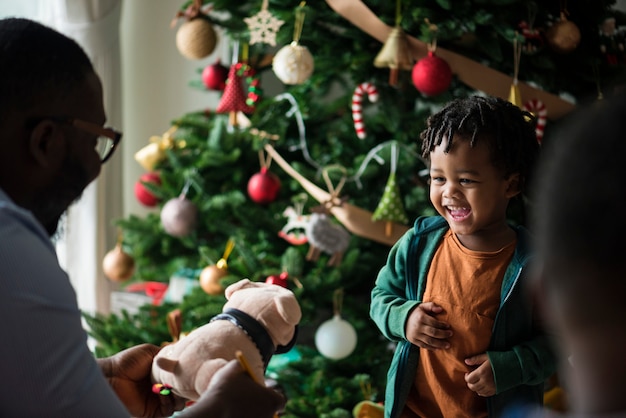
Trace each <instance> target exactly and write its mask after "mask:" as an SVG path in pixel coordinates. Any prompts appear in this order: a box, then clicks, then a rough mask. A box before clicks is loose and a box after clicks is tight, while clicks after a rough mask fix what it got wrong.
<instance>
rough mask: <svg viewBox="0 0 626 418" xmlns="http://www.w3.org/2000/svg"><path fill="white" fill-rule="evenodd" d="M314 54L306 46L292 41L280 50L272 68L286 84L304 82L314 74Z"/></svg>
mask: <svg viewBox="0 0 626 418" xmlns="http://www.w3.org/2000/svg"><path fill="white" fill-rule="evenodd" d="M314 66H315V65H314V63H313V56H312V55H311V53H310V52H309V50H308V48H307V47H306V46H302V45H300V44H298V43H297V42H292V43H290V44H289V45H285V46H284V47H282V48H281V49H279V50H278V52H277V53H276V55H275V56H274V59H273V61H272V70H274V74H276V77H278V79H279V80H280V81H282V82H283V83H285V84H292V85H293V84H302V83H304V82H305V81H306V80H307V79H308V78H309V77H311V74H313V68H314Z"/></svg>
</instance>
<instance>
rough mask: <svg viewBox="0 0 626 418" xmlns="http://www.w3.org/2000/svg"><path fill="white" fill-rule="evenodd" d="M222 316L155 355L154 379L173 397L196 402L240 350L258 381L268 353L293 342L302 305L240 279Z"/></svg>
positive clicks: (277, 289)
mask: <svg viewBox="0 0 626 418" xmlns="http://www.w3.org/2000/svg"><path fill="white" fill-rule="evenodd" d="M225 296H226V299H227V302H226V303H225V304H224V307H223V309H222V313H221V314H218V315H216V316H215V317H213V318H212V319H211V321H210V322H209V323H207V324H205V325H202V326H201V327H199V328H197V329H195V330H193V331H192V332H190V333H189V334H188V335H187V336H186V337H184V338H182V339H180V340H178V341H176V342H175V343H172V344H169V345H167V346H165V347H163V349H161V351H160V352H159V353H158V354H157V355H156V356H155V358H154V361H153V363H152V381H153V383H155V386H157V385H158V387H162V388H167V390H168V392H169V391H171V392H172V393H174V394H175V395H178V396H180V397H182V398H185V399H188V400H192V401H195V400H197V399H198V398H199V397H200V395H201V394H202V393H203V392H204V391H205V390H206V388H207V387H208V386H209V382H210V381H211V378H212V377H213V375H214V373H215V372H216V371H218V370H219V369H220V368H221V367H223V366H224V365H226V363H228V362H229V361H230V360H233V359H235V358H237V357H236V352H237V351H240V352H241V353H242V354H243V356H244V357H245V358H246V360H247V363H248V365H249V367H250V371H251V373H252V374H253V378H254V379H255V380H256V381H258V382H263V381H264V374H265V370H266V368H267V364H268V363H269V361H270V359H271V357H272V355H274V354H277V353H282V352H286V351H289V349H291V347H292V346H293V345H294V344H295V340H296V337H297V325H298V323H299V322H300V319H301V317H302V312H301V310H300V305H299V304H298V301H297V299H296V297H295V295H294V294H293V292H291V291H290V290H289V289H286V288H284V287H282V286H277V285H274V284H268V283H260V282H252V281H250V280H248V279H243V280H240V281H238V282H236V283H233V284H232V285H230V286H228V287H227V288H226V290H225Z"/></svg>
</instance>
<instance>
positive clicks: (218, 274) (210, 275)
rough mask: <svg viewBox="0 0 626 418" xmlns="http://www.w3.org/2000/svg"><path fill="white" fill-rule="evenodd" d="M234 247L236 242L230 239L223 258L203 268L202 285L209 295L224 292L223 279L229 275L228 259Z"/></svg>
mask: <svg viewBox="0 0 626 418" xmlns="http://www.w3.org/2000/svg"><path fill="white" fill-rule="evenodd" d="M234 247H235V242H234V241H233V240H232V239H231V240H228V242H227V243H226V249H225V250H224V255H223V256H222V258H220V259H219V261H218V262H217V263H215V264H212V265H210V266H207V267H205V268H203V269H202V271H201V272H200V279H199V280H200V287H201V288H202V290H204V291H205V292H206V293H208V294H209V295H213V296H219V295H221V294H223V293H224V287H223V286H222V284H221V280H222V279H223V278H224V277H226V276H227V275H228V263H227V261H226V260H227V259H228V256H229V255H230V253H231V252H232V250H233V248H234Z"/></svg>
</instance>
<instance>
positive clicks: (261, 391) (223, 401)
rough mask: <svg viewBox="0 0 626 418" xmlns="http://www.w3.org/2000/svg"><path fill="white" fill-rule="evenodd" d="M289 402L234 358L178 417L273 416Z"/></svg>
mask: <svg viewBox="0 0 626 418" xmlns="http://www.w3.org/2000/svg"><path fill="white" fill-rule="evenodd" d="M284 405H285V398H284V397H283V396H281V395H280V394H279V393H278V392H276V391H275V390H273V389H270V388H266V387H265V386H262V385H260V384H258V383H256V382H255V381H254V380H253V379H252V377H250V376H249V375H248V374H247V373H246V372H245V371H244V370H243V368H242V367H241V364H239V361H238V360H231V361H230V362H228V363H227V364H226V365H225V366H224V367H222V368H221V369H219V370H218V371H217V372H216V373H215V375H214V376H213V377H212V378H211V382H210V383H209V387H208V388H207V390H206V391H205V392H204V393H203V394H202V396H201V397H200V399H198V401H197V402H196V403H194V404H193V405H191V406H190V407H188V408H186V409H185V410H184V411H183V412H181V413H179V414H178V415H177V417H178V418H206V417H211V418H242V417H255V418H272V417H273V416H274V414H275V413H276V411H279V410H280V409H282V408H283V407H284Z"/></svg>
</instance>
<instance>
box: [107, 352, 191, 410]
mask: <svg viewBox="0 0 626 418" xmlns="http://www.w3.org/2000/svg"><path fill="white" fill-rule="evenodd" d="M159 350H160V348H159V347H157V346H155V345H152V344H141V345H137V346H134V347H131V348H128V349H126V350H124V351H120V352H119V353H117V354H115V355H114V356H112V357H107V358H103V359H98V364H99V365H100V367H101V368H102V371H103V373H104V376H105V377H106V379H107V380H108V381H109V384H110V385H111V387H112V388H113V390H114V391H115V393H116V394H117V397H118V398H120V400H121V401H122V403H123V404H124V405H125V406H126V409H128V411H129V412H130V413H131V414H132V416H133V417H145V418H154V417H169V416H171V415H172V414H173V413H174V412H175V411H178V410H181V409H182V408H183V407H184V406H185V400H184V399H181V398H179V397H177V396H174V395H170V396H161V395H158V394H155V393H153V392H152V379H151V378H150V372H151V371H152V359H153V358H154V356H155V355H156V354H157V353H158V352H159Z"/></svg>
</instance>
